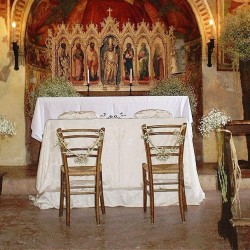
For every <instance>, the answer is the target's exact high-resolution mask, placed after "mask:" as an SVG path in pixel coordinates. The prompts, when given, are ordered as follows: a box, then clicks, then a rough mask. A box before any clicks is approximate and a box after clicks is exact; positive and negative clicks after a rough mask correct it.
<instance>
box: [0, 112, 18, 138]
mask: <svg viewBox="0 0 250 250" xmlns="http://www.w3.org/2000/svg"><path fill="white" fill-rule="evenodd" d="M15 134H16V123H15V122H10V121H8V120H7V119H6V118H5V117H3V116H2V115H0V135H1V136H4V137H6V136H13V135H15Z"/></svg>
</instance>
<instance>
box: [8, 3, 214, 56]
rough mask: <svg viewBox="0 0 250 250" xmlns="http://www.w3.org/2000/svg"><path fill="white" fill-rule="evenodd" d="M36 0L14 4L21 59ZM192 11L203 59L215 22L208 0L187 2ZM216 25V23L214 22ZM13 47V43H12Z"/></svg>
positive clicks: (13, 10) (12, 18)
mask: <svg viewBox="0 0 250 250" xmlns="http://www.w3.org/2000/svg"><path fill="white" fill-rule="evenodd" d="M33 2H34V0H15V1H14V3H13V7H12V11H11V19H10V21H11V22H13V21H15V22H16V24H17V26H16V38H17V40H18V43H19V47H20V56H21V58H22V57H23V55H24V38H25V28H26V22H27V17H28V14H29V11H30V8H31V5H32V3H33ZM187 2H188V3H189V5H190V7H191V9H192V10H193V12H194V14H195V17H196V20H197V23H198V27H199V30H200V34H201V37H202V45H203V46H202V48H203V49H202V55H203V58H205V57H206V44H207V41H208V38H209V37H210V36H211V35H212V34H211V26H210V24H209V20H210V19H212V20H214V18H213V16H212V13H211V10H210V8H209V6H208V3H207V1H206V0H187ZM214 23H215V22H214ZM215 30H216V29H215ZM10 47H11V43H10Z"/></svg>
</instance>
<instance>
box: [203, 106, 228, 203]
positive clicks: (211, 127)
mask: <svg viewBox="0 0 250 250" xmlns="http://www.w3.org/2000/svg"><path fill="white" fill-rule="evenodd" d="M230 120H231V118H230V117H229V116H227V115H226V114H225V113H224V112H222V111H220V110H218V109H212V110H211V111H210V112H209V113H208V114H207V115H206V116H203V117H202V118H201V120H200V125H199V127H198V129H199V131H200V133H201V134H202V135H203V136H204V137H209V135H210V134H211V133H212V132H216V136H217V145H218V177H219V181H220V187H221V194H222V198H223V201H224V202H227V197H226V194H227V176H226V173H225V168H224V162H223V135H222V133H221V130H222V129H223V127H224V126H225V125H226V124H227V123H228V122H229V121H230Z"/></svg>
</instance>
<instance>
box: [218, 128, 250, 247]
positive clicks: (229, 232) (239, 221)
mask: <svg viewBox="0 0 250 250" xmlns="http://www.w3.org/2000/svg"><path fill="white" fill-rule="evenodd" d="M237 163H238V160H237V155H236V151H235V148H234V143H233V137H232V133H231V132H230V131H224V170H225V174H226V179H227V187H226V198H227V201H225V200H223V199H222V210H221V211H222V213H221V219H220V221H219V222H218V231H219V235H220V236H221V237H223V238H224V239H228V240H229V242H230V245H231V248H232V249H250V217H242V216H241V210H240V199H239V188H240V186H239V184H240V179H241V169H240V168H239V166H238V164H237Z"/></svg>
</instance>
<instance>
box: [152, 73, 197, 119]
mask: <svg viewBox="0 0 250 250" xmlns="http://www.w3.org/2000/svg"><path fill="white" fill-rule="evenodd" d="M149 95H151V96H167V95H169V96H188V98H189V102H190V108H191V111H192V114H193V115H195V114H196V109H197V105H198V103H197V96H196V94H195V91H194V88H193V86H191V85H190V84H185V83H183V82H182V80H181V79H180V78H179V77H176V76H171V77H165V78H163V79H162V80H160V81H158V82H157V84H156V85H155V86H154V87H153V88H152V89H151V90H150V93H149Z"/></svg>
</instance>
